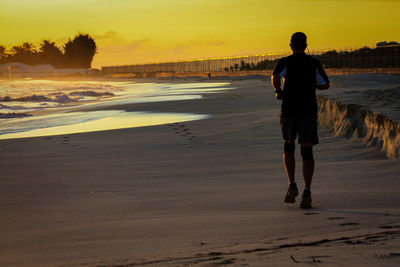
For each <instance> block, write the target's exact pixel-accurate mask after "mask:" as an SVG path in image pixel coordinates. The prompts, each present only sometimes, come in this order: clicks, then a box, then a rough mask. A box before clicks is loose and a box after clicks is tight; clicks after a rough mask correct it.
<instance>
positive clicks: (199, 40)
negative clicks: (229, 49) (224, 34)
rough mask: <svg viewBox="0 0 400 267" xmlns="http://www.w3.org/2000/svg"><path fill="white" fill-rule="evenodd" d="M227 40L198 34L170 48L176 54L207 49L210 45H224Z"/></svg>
mask: <svg viewBox="0 0 400 267" xmlns="http://www.w3.org/2000/svg"><path fill="white" fill-rule="evenodd" d="M225 45H227V42H226V41H225V40H221V39H218V38H215V37H213V36H198V37H195V38H194V39H192V40H190V41H188V42H186V43H182V44H178V45H176V46H174V47H173V48H172V50H173V51H174V52H175V53H176V54H184V53H187V52H189V51H191V50H199V49H200V50H202V49H209V48H210V47H218V46H225Z"/></svg>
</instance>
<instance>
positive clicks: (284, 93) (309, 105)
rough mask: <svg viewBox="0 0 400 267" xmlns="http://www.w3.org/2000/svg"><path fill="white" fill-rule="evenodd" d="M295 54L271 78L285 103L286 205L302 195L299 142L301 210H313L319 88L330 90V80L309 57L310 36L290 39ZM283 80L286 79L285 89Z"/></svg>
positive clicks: (298, 34)
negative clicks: (297, 169) (297, 178)
mask: <svg viewBox="0 0 400 267" xmlns="http://www.w3.org/2000/svg"><path fill="white" fill-rule="evenodd" d="M290 47H291V49H292V51H293V54H292V55H290V56H288V57H284V58H281V59H280V60H279V61H278V63H277V64H276V66H275V69H274V72H273V74H272V77H271V81H272V84H273V87H274V89H275V97H276V98H277V99H279V100H282V107H281V129H282V135H283V142H284V153H283V162H284V164H285V169H286V173H287V175H288V178H289V188H288V191H287V194H286V197H285V202H287V203H294V202H295V198H296V196H297V195H298V194H299V191H298V189H297V185H296V182H295V166H296V161H295V156H294V151H295V141H296V138H297V135H298V138H299V139H298V142H299V143H300V145H301V156H302V159H303V176H304V184H305V188H304V192H303V195H302V201H301V204H300V207H301V208H304V209H307V208H311V191H310V188H311V181H312V176H313V173H314V157H313V151H312V149H313V146H314V145H316V144H318V132H317V112H318V106H317V101H316V93H315V91H316V89H320V90H326V89H328V88H329V80H328V76H327V75H326V73H325V71H324V69H323V67H322V65H321V63H320V62H319V61H318V60H317V59H315V58H313V57H311V56H309V55H306V54H305V52H304V51H305V49H306V47H307V37H306V35H305V34H304V33H302V32H296V33H294V34H293V35H292V38H291V40H290ZM281 79H283V80H284V86H283V89H282V88H281Z"/></svg>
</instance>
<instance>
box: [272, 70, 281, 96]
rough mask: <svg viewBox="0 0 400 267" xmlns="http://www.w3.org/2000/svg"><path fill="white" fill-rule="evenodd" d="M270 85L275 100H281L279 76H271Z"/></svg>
mask: <svg viewBox="0 0 400 267" xmlns="http://www.w3.org/2000/svg"><path fill="white" fill-rule="evenodd" d="M271 83H272V86H273V87H274V89H275V98H276V99H278V100H281V99H282V88H281V76H280V75H279V74H272V76H271Z"/></svg>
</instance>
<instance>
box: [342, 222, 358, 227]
mask: <svg viewBox="0 0 400 267" xmlns="http://www.w3.org/2000/svg"><path fill="white" fill-rule="evenodd" d="M350 225H359V223H355V222H348V223H341V224H339V226H350Z"/></svg>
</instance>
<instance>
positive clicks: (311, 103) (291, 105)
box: [273, 53, 329, 117]
mask: <svg viewBox="0 0 400 267" xmlns="http://www.w3.org/2000/svg"><path fill="white" fill-rule="evenodd" d="M273 75H280V76H281V77H283V78H284V87H283V92H282V110H281V116H282V117H309V116H317V112H318V106H317V101H316V94H315V90H316V89H317V88H316V86H317V83H318V84H325V83H328V82H329V80H328V76H327V75H326V73H325V71H324V68H323V67H322V65H321V63H320V62H319V61H318V60H317V59H315V58H313V57H311V56H309V55H306V54H305V53H299V54H293V55H290V56H288V57H284V58H281V59H280V60H279V61H278V63H277V64H276V66H275V69H274V72H273Z"/></svg>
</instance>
